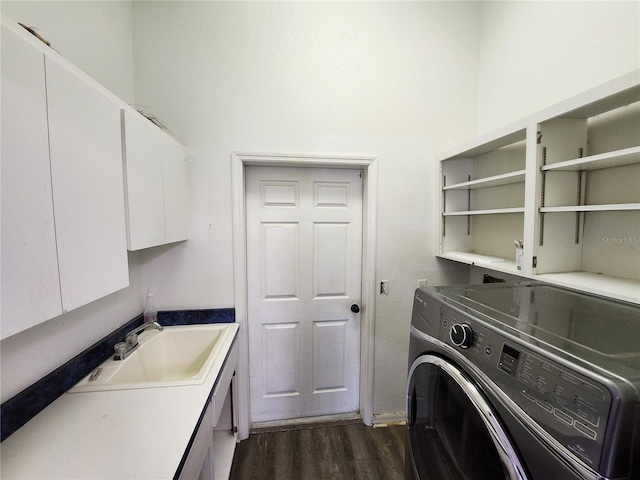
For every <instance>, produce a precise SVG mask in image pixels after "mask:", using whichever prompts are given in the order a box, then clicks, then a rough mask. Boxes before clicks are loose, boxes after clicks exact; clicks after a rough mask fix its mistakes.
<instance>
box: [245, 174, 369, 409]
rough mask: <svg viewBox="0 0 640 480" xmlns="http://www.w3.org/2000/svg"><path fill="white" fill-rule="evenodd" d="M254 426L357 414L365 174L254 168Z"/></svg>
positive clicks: (250, 255)
mask: <svg viewBox="0 0 640 480" xmlns="http://www.w3.org/2000/svg"><path fill="white" fill-rule="evenodd" d="M246 181H247V183H246V205H247V278H248V307H249V370H250V372H249V373H250V389H251V421H252V422H260V421H272V420H282V419H290V418H298V417H304V416H315V415H323V414H334V413H348V412H356V411H357V410H358V407H359V372H360V365H359V361H360V316H359V314H356V313H353V312H351V310H350V306H351V304H353V303H360V295H361V286H360V285H361V257H362V179H361V172H360V171H358V170H343V169H319V168H271V167H248V168H247V172H246Z"/></svg>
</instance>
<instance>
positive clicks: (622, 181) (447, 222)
mask: <svg viewBox="0 0 640 480" xmlns="http://www.w3.org/2000/svg"><path fill="white" fill-rule="evenodd" d="M440 162H441V163H440V167H441V173H442V176H441V179H442V191H441V195H442V218H441V236H440V249H439V256H440V257H442V258H448V259H450V260H456V261H459V262H463V263H468V264H471V265H477V266H482V267H485V268H490V269H492V270H496V271H501V272H506V273H511V274H516V275H522V276H525V277H529V278H534V279H537V280H542V281H546V282H550V283H555V284H559V285H564V286H568V287H572V288H577V289H581V290H584V291H587V292H591V293H596V294H601V295H606V296H610V297H614V298H618V299H621V300H626V301H631V302H635V303H640V188H639V187H638V185H640V72H639V71H634V72H631V73H629V74H628V75H625V76H623V77H620V78H618V79H616V80H614V81H612V82H609V83H607V84H604V85H602V86H600V87H597V88H594V89H592V90H590V91H588V92H585V93H583V94H581V95H578V96H576V97H573V98H571V99H568V100H567V101H565V102H562V103H560V104H558V105H555V106H553V107H551V108H549V109H546V110H544V111H542V112H539V113H537V114H534V115H532V116H531V117H529V118H526V119H524V120H522V121H520V122H517V123H515V124H513V125H510V126H508V127H505V128H504V129H502V130H499V131H497V132H494V133H492V134H489V135H487V136H485V137H483V138H481V139H478V140H477V141H475V142H472V143H470V144H468V145H465V146H463V147H461V148H458V149H456V150H453V151H451V152H449V153H447V154H445V155H442V156H441V157H440ZM514 240H522V241H523V242H524V253H523V263H522V268H521V269H518V268H517V267H516V263H515V259H516V249H515V245H514Z"/></svg>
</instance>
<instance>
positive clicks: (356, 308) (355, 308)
mask: <svg viewBox="0 0 640 480" xmlns="http://www.w3.org/2000/svg"><path fill="white" fill-rule="evenodd" d="M351 311H352V312H353V313H358V312H359V311H360V307H359V306H358V305H357V304H355V303H354V304H353V305H351Z"/></svg>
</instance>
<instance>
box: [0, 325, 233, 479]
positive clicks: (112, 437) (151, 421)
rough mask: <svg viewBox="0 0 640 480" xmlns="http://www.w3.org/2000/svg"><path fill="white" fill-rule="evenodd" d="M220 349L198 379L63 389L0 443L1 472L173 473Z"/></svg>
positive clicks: (8, 475)
mask: <svg viewBox="0 0 640 480" xmlns="http://www.w3.org/2000/svg"><path fill="white" fill-rule="evenodd" d="M230 325H232V328H234V332H233V334H232V335H230V336H229V338H230V341H229V344H228V345H226V346H225V349H224V351H225V352H228V351H229V349H230V348H231V345H232V343H233V341H234V340H235V337H236V336H237V330H238V325H237V324H230ZM225 356H226V354H225V355H220V356H219V358H217V359H216V360H215V362H214V364H213V366H212V368H211V370H210V372H209V374H208V375H207V377H206V378H205V380H204V382H203V383H202V384H200V385H186V386H170V387H158V388H148V389H135V390H112V391H102V392H83V393H65V394H64V395H62V396H61V397H59V398H58V399H57V400H56V401H54V402H53V403H52V404H51V405H49V406H48V407H47V408H45V409H44V410H43V411H42V412H40V413H39V414H38V415H36V416H35V417H34V418H33V419H31V421H29V422H28V423H27V424H26V425H24V426H23V427H22V428H20V429H19V430H18V431H16V432H15V433H14V434H13V435H11V436H10V437H9V438H7V439H6V440H5V441H4V442H2V444H0V448H1V456H2V457H1V470H0V476H1V477H2V478H3V479H14V478H16V479H17V478H25V479H37V478H47V479H58V478H59V479H66V480H68V479H72V478H78V479H91V478H96V479H97V478H100V479H107V478H110V479H118V480H124V479H164V478H174V476H175V475H176V473H177V472H178V469H179V468H180V463H181V461H182V458H183V456H184V454H185V452H186V450H187V449H188V447H189V442H190V439H191V436H192V435H193V434H194V432H195V431H196V429H197V427H198V422H199V419H200V416H201V415H202V413H203V411H204V409H205V408H206V406H207V401H208V399H209V398H210V396H211V393H212V391H213V388H214V386H215V384H216V381H217V379H218V376H219V374H220V371H221V369H222V367H223V365H224V361H225Z"/></svg>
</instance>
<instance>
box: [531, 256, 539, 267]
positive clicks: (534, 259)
mask: <svg viewBox="0 0 640 480" xmlns="http://www.w3.org/2000/svg"><path fill="white" fill-rule="evenodd" d="M531 263H532V265H531V266H532V267H533V268H536V267H537V266H538V257H533V260H532V261H531Z"/></svg>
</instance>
